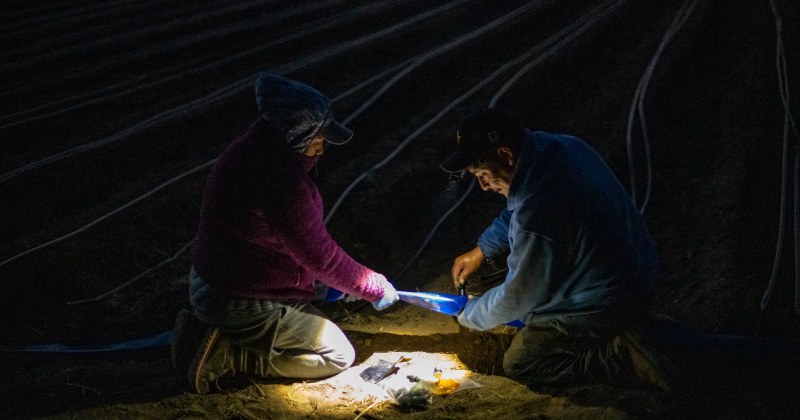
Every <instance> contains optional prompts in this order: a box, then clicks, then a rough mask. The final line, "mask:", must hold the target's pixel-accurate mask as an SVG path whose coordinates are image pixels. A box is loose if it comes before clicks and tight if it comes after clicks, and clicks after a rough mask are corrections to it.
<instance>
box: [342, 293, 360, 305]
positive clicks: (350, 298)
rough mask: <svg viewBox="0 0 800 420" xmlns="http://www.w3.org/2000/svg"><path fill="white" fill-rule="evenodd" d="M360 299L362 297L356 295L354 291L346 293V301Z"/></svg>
mask: <svg viewBox="0 0 800 420" xmlns="http://www.w3.org/2000/svg"><path fill="white" fill-rule="evenodd" d="M359 299H360V298H359V297H358V296H356V295H354V294H352V293H348V294H346V295H344V302H345V303H350V302H355V301H357V300H359Z"/></svg>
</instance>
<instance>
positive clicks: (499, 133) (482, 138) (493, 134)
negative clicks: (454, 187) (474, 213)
mask: <svg viewBox="0 0 800 420" xmlns="http://www.w3.org/2000/svg"><path fill="white" fill-rule="evenodd" d="M521 133H522V125H521V123H520V121H519V120H518V119H517V118H516V117H515V116H514V115H513V114H511V113H510V112H508V111H506V110H504V109H501V108H486V109H482V110H480V111H476V112H474V113H472V114H470V115H469V116H468V117H467V118H465V119H464V121H463V122H462V123H461V125H460V126H459V127H458V131H457V132H456V151H455V153H453V154H452V155H450V157H448V158H447V160H445V161H444V162H442V163H441V165H439V166H440V167H441V168H442V169H444V170H445V171H447V172H451V173H455V172H461V171H463V170H464V169H466V168H467V167H469V166H470V165H473V164H476V163H478V160H479V159H480V158H481V157H482V156H483V155H484V154H485V153H487V152H489V151H491V150H492V149H494V148H497V147H500V146H503V145H509V144H511V143H512V142H513V141H514V140H515V137H519V136H520V135H521Z"/></svg>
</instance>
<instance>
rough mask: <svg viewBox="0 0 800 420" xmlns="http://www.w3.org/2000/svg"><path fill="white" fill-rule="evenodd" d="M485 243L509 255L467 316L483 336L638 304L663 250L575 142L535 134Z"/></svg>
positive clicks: (600, 166)
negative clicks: (505, 327)
mask: <svg viewBox="0 0 800 420" xmlns="http://www.w3.org/2000/svg"><path fill="white" fill-rule="evenodd" d="M478 246H479V247H480V248H481V251H482V252H483V254H484V256H485V257H486V258H493V257H497V256H499V255H500V254H502V253H504V252H505V251H508V250H510V254H509V257H508V268H509V269H508V274H507V276H506V280H505V281H504V282H503V283H502V284H501V285H499V286H497V287H494V288H492V289H490V290H489V291H487V292H486V293H485V294H484V295H483V296H481V297H479V298H476V299H473V300H472V301H470V302H469V303H468V304H467V306H466V307H465V308H464V310H463V311H462V312H461V314H459V316H458V321H459V322H460V323H461V324H463V325H465V326H467V327H470V328H474V329H477V330H486V329H490V328H493V327H495V326H497V325H500V324H504V323H507V322H511V321H514V320H516V319H520V320H522V321H523V322H524V323H526V324H529V323H533V322H541V321H544V320H547V319H552V318H557V317H561V316H566V315H580V314H587V313H592V312H598V311H602V310H604V309H607V308H609V307H610V306H612V305H639V304H643V302H647V301H648V300H649V298H650V296H651V294H652V291H653V280H654V277H655V272H656V265H657V254H656V246H655V242H654V241H653V240H652V238H651V237H650V234H649V233H648V231H647V228H646V226H645V223H644V220H643V218H642V216H641V214H640V213H639V211H638V210H637V209H636V206H635V204H634V203H633V202H632V200H631V199H630V197H629V196H628V194H627V192H626V191H625V189H624V188H623V187H622V184H620V182H619V180H618V179H617V178H616V176H615V175H614V173H613V172H612V171H611V169H610V168H609V167H608V165H606V163H605V162H604V161H603V159H602V158H601V157H600V156H599V155H598V154H597V152H595V151H594V149H592V148H591V147H590V146H589V145H587V144H586V143H584V142H583V141H582V140H580V139H578V138H575V137H571V136H566V135H554V134H548V133H544V132H526V137H525V141H524V144H523V146H522V148H521V151H520V153H519V156H518V163H517V167H516V169H515V171H514V174H513V177H512V179H511V184H510V186H509V194H508V202H507V207H506V208H505V209H504V210H503V211H502V212H501V214H500V216H498V217H497V218H496V219H495V220H494V222H493V223H492V225H491V226H489V228H487V229H486V231H485V232H484V233H483V234H482V235H481V237H480V238H479V240H478Z"/></svg>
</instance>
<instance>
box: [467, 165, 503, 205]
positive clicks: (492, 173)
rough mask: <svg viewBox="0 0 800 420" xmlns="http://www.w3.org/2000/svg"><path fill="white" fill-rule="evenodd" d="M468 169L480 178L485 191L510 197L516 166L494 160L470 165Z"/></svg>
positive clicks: (479, 180)
mask: <svg viewBox="0 0 800 420" xmlns="http://www.w3.org/2000/svg"><path fill="white" fill-rule="evenodd" d="M467 170H468V171H469V173H471V174H472V175H475V177H477V178H478V182H479V183H480V184H481V188H483V190H484V191H494V192H497V193H499V194H502V195H504V196H506V197H508V187H509V185H511V177H512V176H513V175H514V168H513V166H512V165H511V164H505V162H496V161H493V162H486V163H481V164H480V165H478V166H470V167H469V168H467Z"/></svg>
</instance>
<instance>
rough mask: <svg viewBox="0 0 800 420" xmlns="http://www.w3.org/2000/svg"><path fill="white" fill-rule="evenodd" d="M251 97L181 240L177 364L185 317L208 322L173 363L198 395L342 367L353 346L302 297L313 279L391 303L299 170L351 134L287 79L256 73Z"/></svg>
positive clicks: (311, 93)
mask: <svg viewBox="0 0 800 420" xmlns="http://www.w3.org/2000/svg"><path fill="white" fill-rule="evenodd" d="M256 100H257V103H258V108H259V112H260V113H261V117H260V118H259V119H258V120H256V121H255V122H254V123H253V124H252V125H251V126H250V129H249V130H248V131H247V132H246V133H245V134H244V135H242V136H241V137H239V138H238V139H236V140H235V141H234V142H233V143H232V144H231V145H229V146H228V148H227V149H226V150H225V151H224V152H223V153H222V155H221V156H220V157H219V159H218V160H217V162H216V163H215V165H214V168H213V169H212V171H211V174H210V175H209V176H208V180H207V181H206V186H205V190H204V194H203V204H202V208H201V211H200V226H199V228H198V232H197V237H196V240H195V244H194V248H193V249H192V271H191V273H190V301H191V304H192V307H193V308H194V312H195V313H194V314H191V313H189V312H188V311H184V312H182V313H181V314H179V316H178V320H177V321H176V329H175V339H174V341H173V362H174V363H176V366H178V367H181V366H180V364H181V363H180V361H178V360H176V358H178V359H179V358H180V357H179V356H176V353H181V348H180V347H181V346H182V345H185V343H190V342H191V340H190V339H189V338H187V336H188V333H187V331H188V330H190V329H192V328H190V327H189V326H188V325H189V324H192V323H194V324H195V325H197V324H198V320H199V321H202V322H203V323H206V324H209V325H210V326H211V327H210V328H206V329H205V335H204V337H203V339H202V342H201V344H200V347H199V349H196V351H194V350H195V348H196V347H194V346H196V344H197V343H196V341H195V343H194V346H192V349H191V351H190V352H189V354H193V355H194V356H193V360H192V361H191V363H184V366H182V367H184V368H185V367H186V365H187V364H188V370H189V381H190V383H191V384H192V386H193V387H194V388H195V389H196V390H197V392H199V393H201V394H203V393H206V392H208V391H209V389H210V384H211V383H212V382H215V381H216V379H217V378H219V377H221V376H231V375H233V374H234V373H235V372H236V371H239V372H240V373H244V374H247V375H252V376H257V377H288V378H301V379H313V378H322V377H326V376H331V375H335V374H337V373H340V372H342V371H343V370H345V369H347V368H348V367H350V365H351V364H352V363H353V361H354V360H355V350H354V349H353V346H352V345H351V344H350V342H349V341H348V340H347V337H345V335H344V333H342V331H341V330H340V329H339V327H337V326H336V325H335V324H334V323H333V322H331V321H330V320H328V319H327V318H326V317H325V316H324V315H323V314H322V313H321V312H320V311H319V310H318V309H316V308H315V307H314V306H312V305H311V301H312V300H313V299H314V298H315V282H318V283H322V284H324V285H327V286H330V287H333V288H335V289H338V290H340V291H343V292H345V293H347V294H349V295H351V296H354V297H357V298H362V299H365V300H367V301H369V302H372V305H373V306H374V307H375V308H376V309H379V310H380V309H384V308H386V307H388V306H389V305H391V304H392V303H394V302H396V301H397V300H398V297H397V292H396V291H395V289H394V287H393V286H392V284H391V283H389V281H387V280H386V278H385V277H384V276H383V275H381V274H379V273H377V272H375V271H372V270H370V269H369V268H367V267H365V266H363V265H361V264H359V263H358V262H356V261H355V260H353V258H351V257H350V256H349V255H347V254H346V253H345V252H344V251H343V250H342V249H341V248H340V247H339V246H338V245H337V244H336V242H335V241H334V240H333V239H332V238H331V236H330V234H329V233H328V231H327V229H326V228H325V224H324V222H323V217H322V200H321V198H320V194H319V190H318V189H317V186H316V185H315V184H314V182H313V181H312V179H311V178H310V177H309V176H308V172H309V171H310V170H311V169H312V168H313V167H314V165H315V164H316V162H317V159H318V158H319V156H320V155H321V154H322V153H323V150H324V149H323V145H324V142H326V141H327V142H328V143H331V144H343V143H345V142H347V141H348V140H350V138H351V137H352V135H353V133H352V132H351V131H350V130H348V129H347V128H345V127H344V126H342V125H341V124H339V123H338V122H336V121H335V120H334V118H333V116H332V114H331V109H330V108H331V105H330V101H329V100H328V98H326V97H325V96H324V95H322V94H321V93H320V92H318V91H317V90H315V89H314V88H312V87H310V86H307V85H305V84H302V83H299V82H297V81H294V80H290V79H287V78H284V77H281V76H277V75H275V74H272V73H264V74H263V75H262V76H261V77H260V78H259V79H258V81H257V82H256ZM194 329H197V328H196V327H195V328H194ZM183 352H184V353H186V351H185V350H183ZM187 359H188V358H187ZM187 361H188V360H187Z"/></svg>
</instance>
